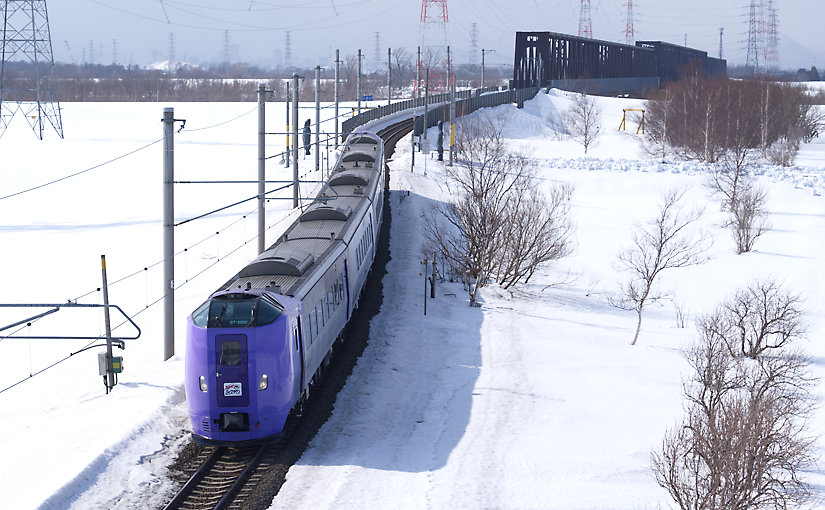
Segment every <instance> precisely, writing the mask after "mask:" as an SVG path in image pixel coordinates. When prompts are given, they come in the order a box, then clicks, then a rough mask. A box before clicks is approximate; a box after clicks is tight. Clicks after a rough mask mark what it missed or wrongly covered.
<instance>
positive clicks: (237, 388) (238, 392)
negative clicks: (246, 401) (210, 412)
mask: <svg viewBox="0 0 825 510" xmlns="http://www.w3.org/2000/svg"><path fill="white" fill-rule="evenodd" d="M242 395H243V385H241V383H239V382H228V383H223V396H224V397H240V396H242Z"/></svg>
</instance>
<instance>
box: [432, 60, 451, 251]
mask: <svg viewBox="0 0 825 510" xmlns="http://www.w3.org/2000/svg"><path fill="white" fill-rule="evenodd" d="M447 49H448V50H449V47H448V48H447ZM447 54H448V55H449V51H448V52H447ZM453 152H455V78H454V77H453V72H452V60H450V160H449V162H447V166H453ZM433 264H435V258H433Z"/></svg>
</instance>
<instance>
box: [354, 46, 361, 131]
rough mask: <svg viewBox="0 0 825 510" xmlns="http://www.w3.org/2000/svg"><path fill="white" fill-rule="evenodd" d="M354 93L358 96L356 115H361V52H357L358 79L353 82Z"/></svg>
mask: <svg viewBox="0 0 825 510" xmlns="http://www.w3.org/2000/svg"><path fill="white" fill-rule="evenodd" d="M355 85H356V87H355V88H356V91H355V94H356V95H357V96H358V115H361V50H360V49H359V50H358V78H357V79H356V80H355Z"/></svg>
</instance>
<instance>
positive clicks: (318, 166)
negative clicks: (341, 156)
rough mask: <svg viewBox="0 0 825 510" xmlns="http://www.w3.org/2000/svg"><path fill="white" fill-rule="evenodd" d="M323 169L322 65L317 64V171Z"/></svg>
mask: <svg viewBox="0 0 825 510" xmlns="http://www.w3.org/2000/svg"><path fill="white" fill-rule="evenodd" d="M320 169H321V66H315V171H316V172H317V171H318V170H320Z"/></svg>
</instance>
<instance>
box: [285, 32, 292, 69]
mask: <svg viewBox="0 0 825 510" xmlns="http://www.w3.org/2000/svg"><path fill="white" fill-rule="evenodd" d="M284 67H285V68H286V69H289V68H290V67H292V40H291V37H290V33H289V31H287V33H286V40H285V41H284Z"/></svg>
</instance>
